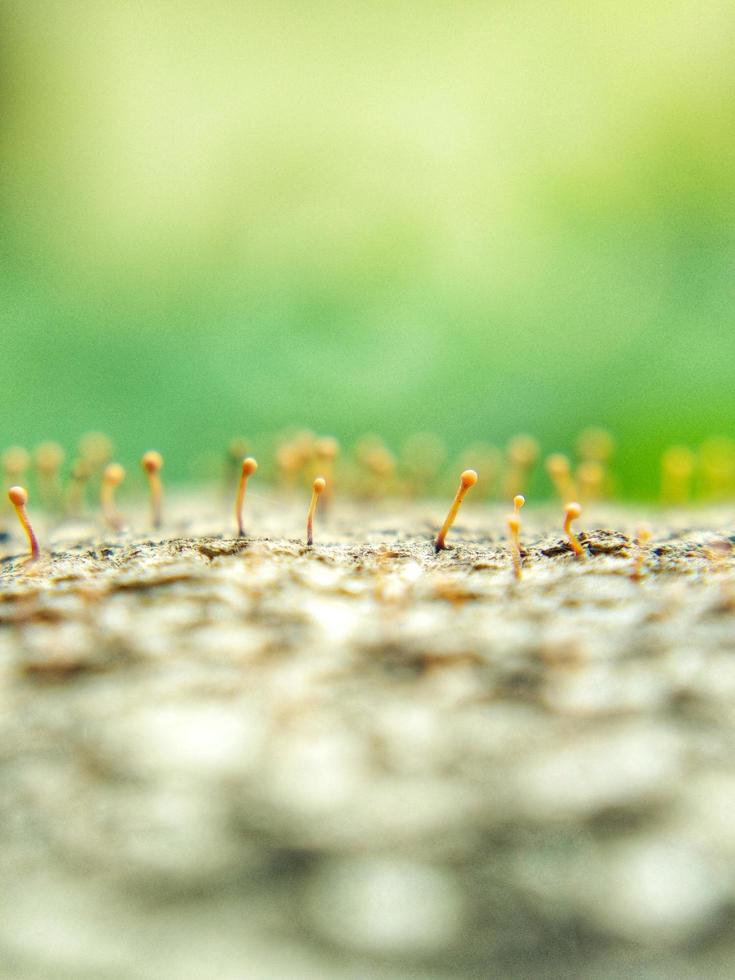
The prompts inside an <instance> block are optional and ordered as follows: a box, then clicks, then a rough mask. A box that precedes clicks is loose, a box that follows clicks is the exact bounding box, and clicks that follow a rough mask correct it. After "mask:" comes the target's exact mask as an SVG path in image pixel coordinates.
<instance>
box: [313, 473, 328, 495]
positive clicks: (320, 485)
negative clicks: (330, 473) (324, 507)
mask: <svg viewBox="0 0 735 980" xmlns="http://www.w3.org/2000/svg"><path fill="white" fill-rule="evenodd" d="M326 485H327V481H326V480H325V479H324V477H323V476H318V477H317V478H316V480H314V483H313V484H312V490H313V491H314V493H316V494H320V493H322V492H323V491H324V488H325V487H326Z"/></svg>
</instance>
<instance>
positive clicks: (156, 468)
mask: <svg viewBox="0 0 735 980" xmlns="http://www.w3.org/2000/svg"><path fill="white" fill-rule="evenodd" d="M140 464H141V466H142V467H143V469H144V470H145V473H146V476H147V477H148V484H149V486H150V488H151V524H152V525H153V527H154V528H156V529H158V528H159V527H160V526H161V504H162V500H163V485H162V483H161V470H162V469H163V456H161V454H160V453H158V452H156V451H155V449H150V450H149V451H148V452H147V453H144V454H143V458H142V459H141V461H140Z"/></svg>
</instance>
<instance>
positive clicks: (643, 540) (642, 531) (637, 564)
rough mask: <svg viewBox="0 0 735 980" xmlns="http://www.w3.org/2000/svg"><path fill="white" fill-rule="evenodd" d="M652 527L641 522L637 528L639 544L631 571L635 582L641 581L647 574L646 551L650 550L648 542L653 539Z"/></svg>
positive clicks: (636, 541)
mask: <svg viewBox="0 0 735 980" xmlns="http://www.w3.org/2000/svg"><path fill="white" fill-rule="evenodd" d="M651 537H652V534H651V528H650V527H649V526H648V524H641V525H640V526H639V527H638V529H637V530H636V537H635V543H636V545H637V550H636V555H635V560H634V562H633V571H632V572H631V573H630V577H631V578H632V579H633V581H634V582H639V581H640V580H641V579H642V578H643V576H644V575H645V571H644V565H645V561H646V552H647V550H648V543H649V541H650V540H651Z"/></svg>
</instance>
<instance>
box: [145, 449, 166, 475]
mask: <svg viewBox="0 0 735 980" xmlns="http://www.w3.org/2000/svg"><path fill="white" fill-rule="evenodd" d="M140 464H141V466H142V467H143V469H144V470H145V471H146V473H149V474H153V473H158V472H160V470H162V469H163V456H161V454H160V453H159V452H156V450H155V449H149V450H148V452H147V453H143V458H142V459H141V461H140Z"/></svg>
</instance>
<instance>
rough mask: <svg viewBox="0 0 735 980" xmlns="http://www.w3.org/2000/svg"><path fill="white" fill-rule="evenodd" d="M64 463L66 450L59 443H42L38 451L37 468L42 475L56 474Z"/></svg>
mask: <svg viewBox="0 0 735 980" xmlns="http://www.w3.org/2000/svg"><path fill="white" fill-rule="evenodd" d="M63 462H64V450H63V449H62V448H61V446H60V445H59V444H58V442H42V443H41V445H40V446H39V447H38V448H37V449H36V466H37V467H38V469H39V470H40V471H41V472H42V473H54V472H55V471H56V470H58V468H59V467H60V466H61V464H62V463H63Z"/></svg>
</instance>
